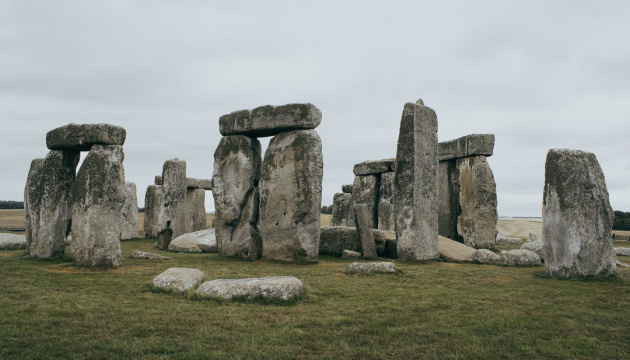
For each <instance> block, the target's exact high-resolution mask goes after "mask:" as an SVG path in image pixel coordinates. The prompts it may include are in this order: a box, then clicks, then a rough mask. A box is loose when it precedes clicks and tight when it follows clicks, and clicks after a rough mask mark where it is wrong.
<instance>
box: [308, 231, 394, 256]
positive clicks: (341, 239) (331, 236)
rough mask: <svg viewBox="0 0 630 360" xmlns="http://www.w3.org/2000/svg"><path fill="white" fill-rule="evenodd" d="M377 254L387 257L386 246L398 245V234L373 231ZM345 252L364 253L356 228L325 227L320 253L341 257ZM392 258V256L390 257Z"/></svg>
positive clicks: (322, 233) (320, 243)
mask: <svg viewBox="0 0 630 360" xmlns="http://www.w3.org/2000/svg"><path fill="white" fill-rule="evenodd" d="M372 236H373V237H374V244H375V246H376V254H377V255H378V256H387V251H386V246H387V244H389V243H393V244H394V246H395V244H396V233H395V232H394V231H382V230H377V229H372ZM344 250H351V251H356V252H359V253H360V252H362V250H363V249H362V248H361V240H360V238H359V234H358V232H357V229H356V227H347V226H325V227H322V228H321V237H320V242H319V253H320V254H327V255H335V256H341V255H342V253H343V251H344ZM388 257H391V256H388Z"/></svg>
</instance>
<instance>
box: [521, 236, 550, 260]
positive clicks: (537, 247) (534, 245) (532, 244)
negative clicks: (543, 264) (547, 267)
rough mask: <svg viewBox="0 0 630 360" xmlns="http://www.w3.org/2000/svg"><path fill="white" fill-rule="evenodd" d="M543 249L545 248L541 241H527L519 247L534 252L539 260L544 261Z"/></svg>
mask: <svg viewBox="0 0 630 360" xmlns="http://www.w3.org/2000/svg"><path fill="white" fill-rule="evenodd" d="M530 234H531V232H530ZM544 248H545V246H544V244H543V241H542V240H535V241H528V242H526V243H525V244H523V245H521V249H523V250H529V251H533V252H535V253H536V255H538V257H539V258H540V260H544V258H545V251H544Z"/></svg>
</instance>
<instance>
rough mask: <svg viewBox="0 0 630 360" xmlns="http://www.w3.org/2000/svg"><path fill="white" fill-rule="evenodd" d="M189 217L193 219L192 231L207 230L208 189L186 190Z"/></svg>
mask: <svg viewBox="0 0 630 360" xmlns="http://www.w3.org/2000/svg"><path fill="white" fill-rule="evenodd" d="M186 203H187V206H188V218H189V219H190V220H191V221H192V231H199V230H205V229H206V228H207V227H208V220H207V219H206V191H205V190H203V189H197V188H190V187H189V188H188V190H187V191H186Z"/></svg>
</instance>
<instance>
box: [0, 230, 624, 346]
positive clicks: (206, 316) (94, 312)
mask: <svg viewBox="0 0 630 360" xmlns="http://www.w3.org/2000/svg"><path fill="white" fill-rule="evenodd" d="M152 242H153V240H152V239H140V240H132V241H124V242H123V243H122V246H123V253H124V254H125V258H126V260H125V261H126V263H125V266H123V267H122V268H119V269H115V270H108V271H97V270H88V269H81V268H75V267H74V266H72V259H71V257H70V250H69V249H68V250H67V253H66V254H67V255H66V257H65V258H64V259H62V260H57V261H45V260H37V259H32V258H30V257H28V256H24V255H23V254H24V253H23V251H3V252H1V253H0V289H1V290H0V291H1V292H0V304H1V306H0V359H13V358H15V359H44V358H59V359H112V358H133V359H142V358H145V359H170V358H185V359H208V358H212V359H214V358H251V359H292V358H297V359H311V358H316V359H319V358H321V359H366V358H377V359H405V358H428V359H505V358H509V359H536V358H539V359H627V358H630V269H629V268H619V269H618V271H619V275H618V276H617V277H615V278H611V279H574V280H558V279H550V278H546V277H545V276H544V267H543V266H540V267H534V268H503V267H498V266H486V265H471V264H450V263H442V262H430V263H425V264H397V265H398V266H399V268H400V269H402V270H403V271H404V273H403V274H401V275H378V276H346V275H343V274H342V273H340V272H339V269H341V268H342V267H343V266H344V265H345V264H347V263H349V262H350V261H346V260H341V259H338V258H333V257H320V262H319V263H318V264H315V265H296V264H287V263H277V262H266V261H259V262H243V261H240V260H235V259H230V258H225V257H222V256H219V255H217V254H176V253H169V252H166V251H158V250H152V249H151V246H152ZM629 246H630V245H629ZM135 249H139V250H144V251H152V252H156V253H160V254H163V255H168V256H172V257H174V260H171V261H162V262H153V261H147V260H133V259H129V258H128V255H129V254H130V253H131V252H132V251H133V250H135ZM619 260H620V261H622V262H630V258H627V257H620V258H619ZM169 267H192V268H197V269H200V270H202V271H204V272H205V273H206V275H207V278H208V279H215V278H239V277H259V276H272V275H292V276H296V277H298V278H299V279H301V280H302V281H303V282H304V283H305V284H306V285H307V287H308V292H307V294H306V295H305V296H304V297H302V298H301V299H299V300H298V301H297V302H296V303H293V304H290V305H284V306H282V305H277V304H268V303H262V302H236V303H228V302H218V301H212V300H198V299H196V298H195V297H194V296H193V297H186V296H181V295H172V294H166V293H160V292H156V291H152V289H151V286H150V284H151V280H152V279H153V277H154V276H156V275H157V274H159V273H160V272H162V271H163V270H165V269H167V268H169Z"/></svg>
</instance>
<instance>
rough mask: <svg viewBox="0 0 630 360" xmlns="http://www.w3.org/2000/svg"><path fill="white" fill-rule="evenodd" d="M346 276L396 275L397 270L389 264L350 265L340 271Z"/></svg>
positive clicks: (357, 263)
mask: <svg viewBox="0 0 630 360" xmlns="http://www.w3.org/2000/svg"><path fill="white" fill-rule="evenodd" d="M341 271H343V272H344V273H346V274H349V275H350V274H359V275H370V274H395V273H398V268H396V265H394V263H391V262H374V263H359V262H355V263H352V264H350V265H348V266H346V267H344V268H343V269H341Z"/></svg>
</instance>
